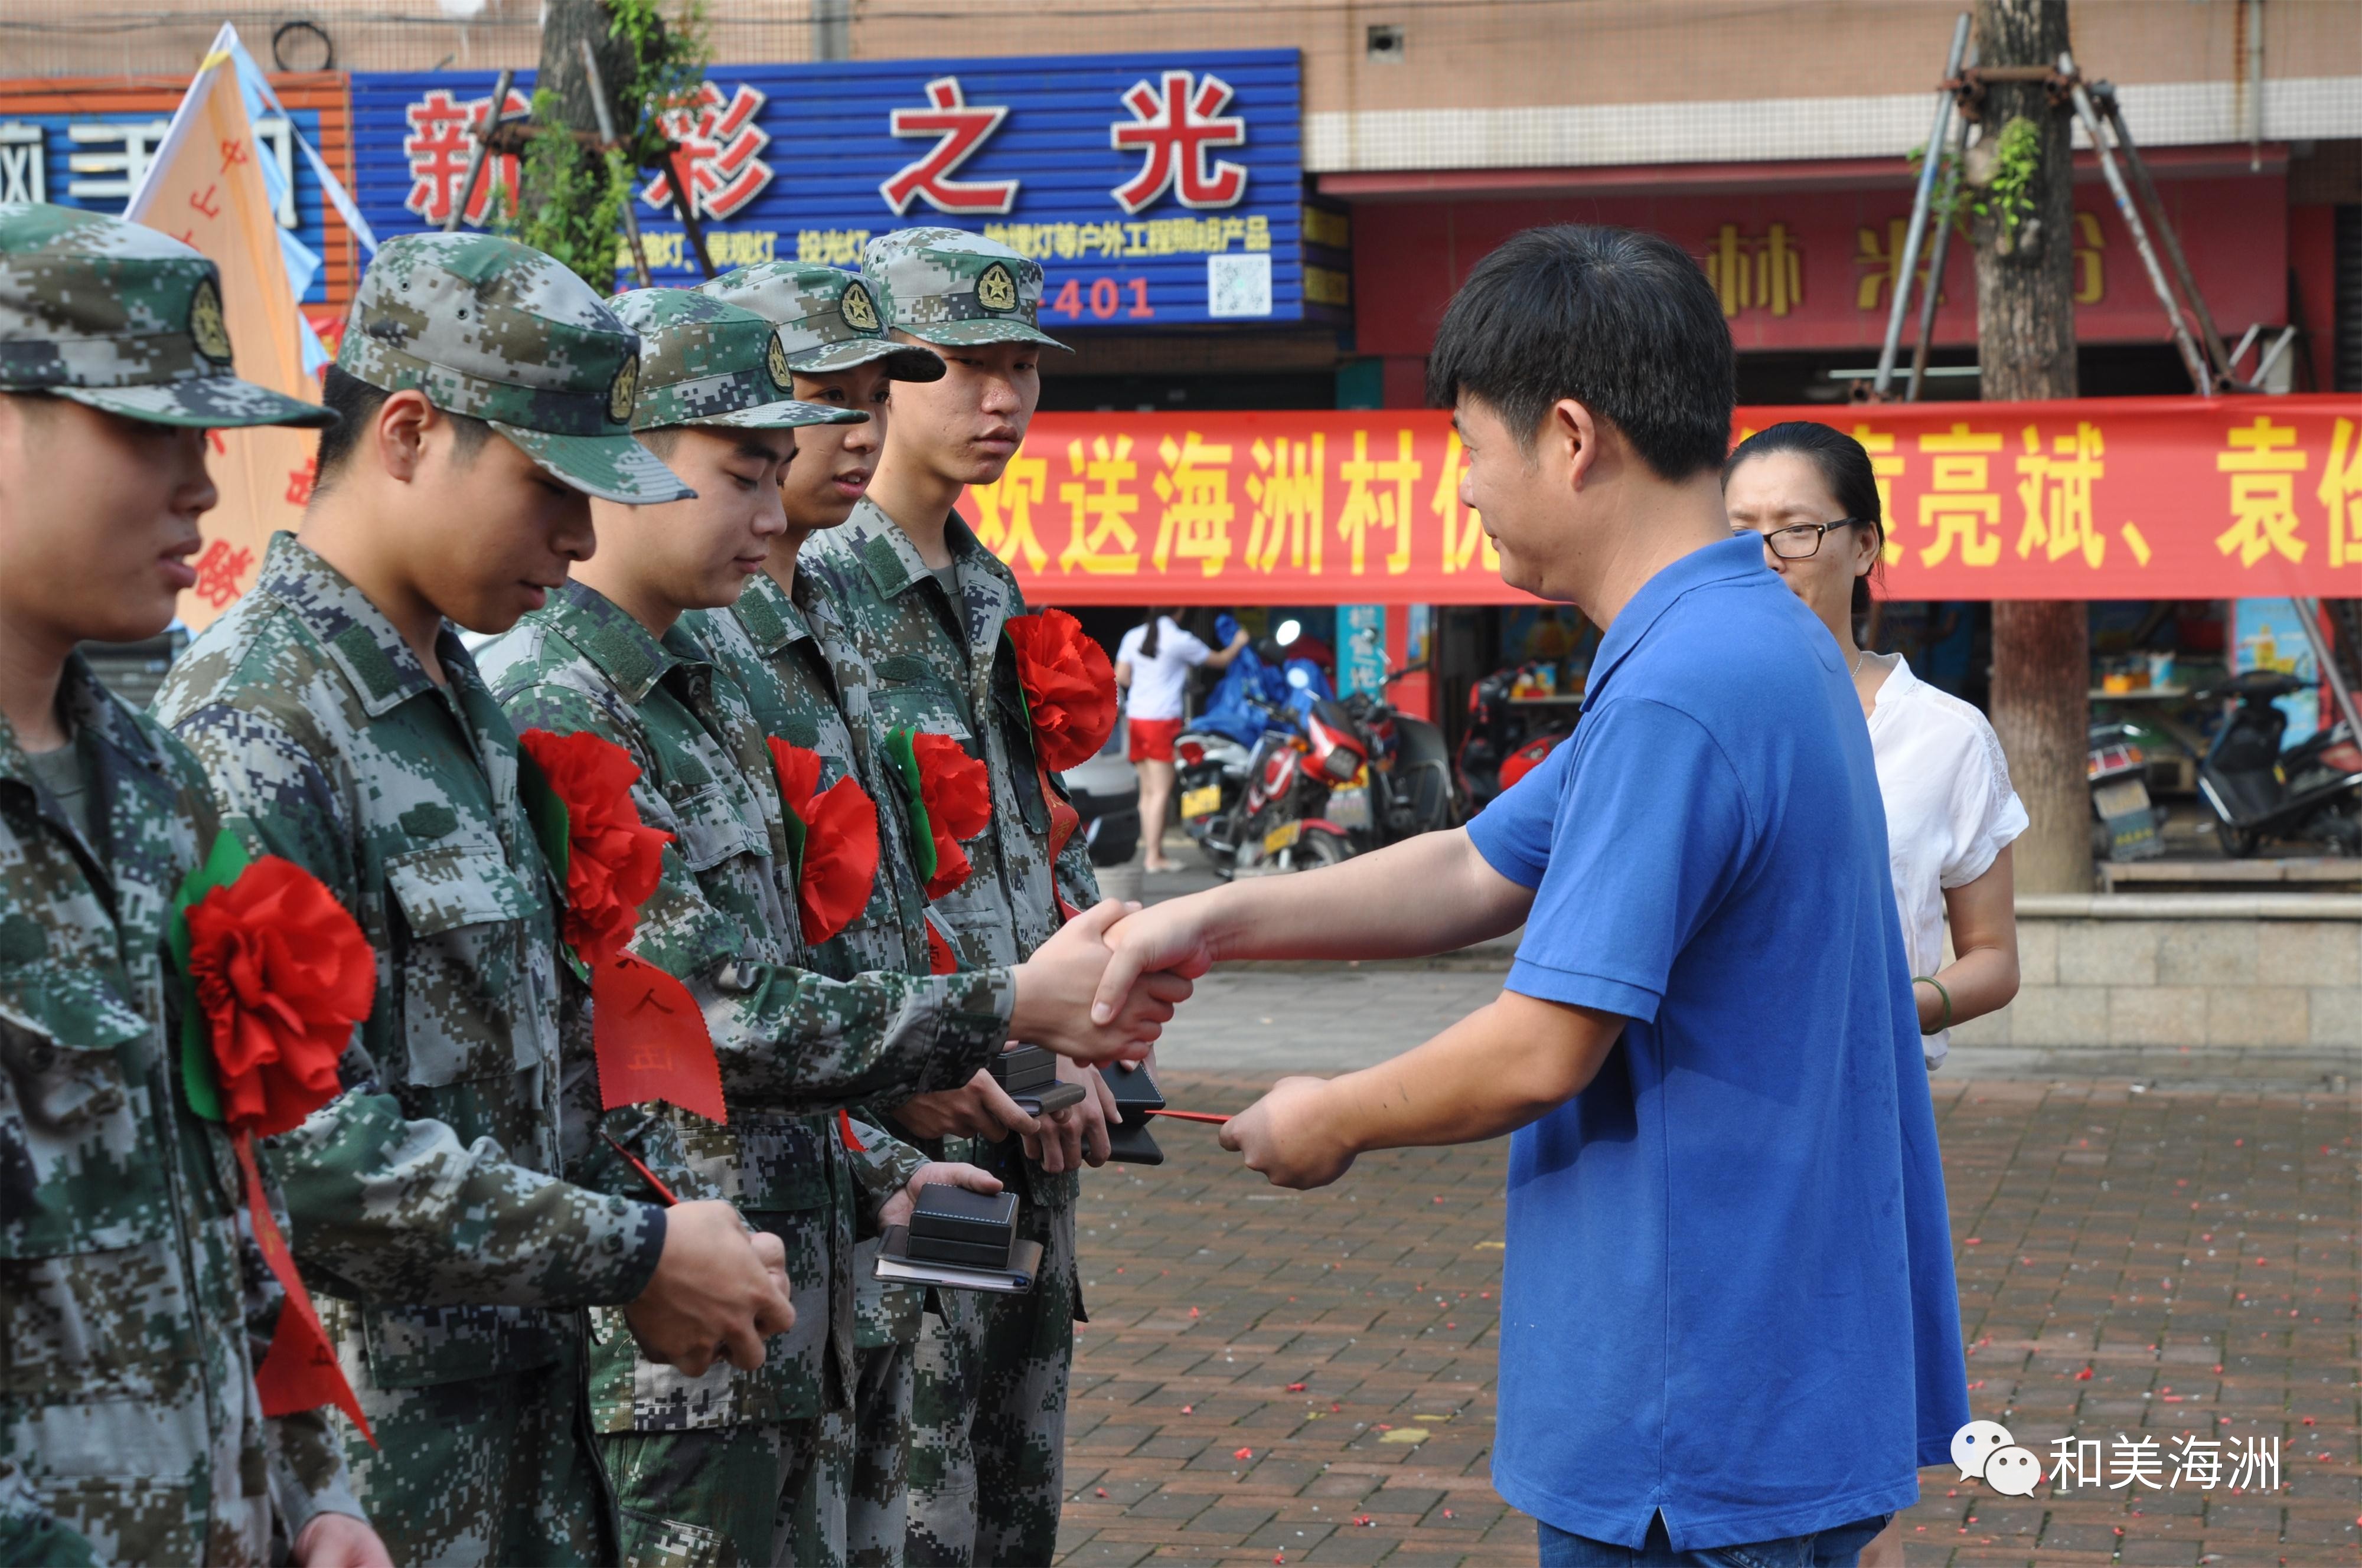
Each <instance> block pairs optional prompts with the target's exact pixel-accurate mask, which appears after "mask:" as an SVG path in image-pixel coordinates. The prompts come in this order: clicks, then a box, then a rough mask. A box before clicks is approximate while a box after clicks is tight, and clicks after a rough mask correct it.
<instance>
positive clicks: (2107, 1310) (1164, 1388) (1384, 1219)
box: [1063, 1063, 2362, 1568]
mask: <svg viewBox="0 0 2362 1568" xmlns="http://www.w3.org/2000/svg"><path fill="white" fill-rule="evenodd" d="M2191 1070H2192V1071H2193V1072H2195V1071H2199V1070H2200V1068H2199V1065H2198V1064H2194V1063H2193V1064H2191ZM1267 1077H1268V1075H1265V1074H1258V1075H1257V1079H1256V1081H1262V1080H1264V1079H1265V1078H1267ZM1166 1088H1167V1092H1168V1093H1169V1094H1170V1095H1171V1096H1172V1099H1173V1102H1174V1103H1175V1105H1179V1106H1187V1107H1197V1108H1203V1109H1214V1110H1231V1109H1236V1108H1237V1107H1239V1106H1241V1105H1243V1104H1244V1103H1245V1102H1246V1101H1247V1099H1249V1098H1251V1096H1252V1093H1253V1087H1252V1084H1251V1083H1250V1082H1249V1081H1247V1080H1243V1079H1240V1078H1210V1077H1186V1076H1184V1075H1183V1074H1181V1073H1180V1072H1177V1071H1175V1072H1173V1073H1171V1074H1170V1075H1169V1081H1168V1083H1167V1085H1166ZM1937 1110H1938V1115H1939V1118H1940V1121H1941V1126H1942V1131H1943V1137H1944V1143H1945V1149H1946V1164H1947V1173H1948V1182H1949V1188H1950V1195H1951V1203H1952V1214H1953V1230H1954V1237H1955V1241H1956V1242H1957V1243H1958V1246H1957V1252H1958V1255H1959V1272H1960V1287H1961V1311H1962V1318H1963V1327H1964V1329H1965V1331H1966V1335H1967V1339H1968V1341H1969V1342H1970V1344H1971V1345H1972V1346H1973V1349H1972V1350H1971V1352H1970V1363H1969V1365H1970V1374H1969V1375H1970V1401H1971V1403H1972V1406H1973V1408H1974V1409H1975V1412H1976V1414H1977V1415H1978V1416H1980V1417H1986V1418H1992V1419H1999V1420H2001V1421H2003V1422H2004V1423H2006V1424H2007V1425H2009V1426H2010V1427H2011V1428H2012V1430H2013V1432H2014V1435H2015V1436H2016V1437H2017V1439H2018V1440H2019V1441H2021V1442H2023V1443H2025V1444H2026V1445H2027V1446H2029V1447H2031V1448H2033V1449H2035V1451H2036V1452H2037V1453H2041V1454H2044V1455H2045V1456H2046V1460H2047V1456H2048V1454H2049V1452H2050V1446H2051V1444H2052V1442H2053V1441H2056V1440H2057V1439H2058V1438H2061V1437H2064V1436H2067V1435H2069V1434H2070V1432H2071V1433H2072V1434H2073V1435H2074V1436H2076V1437H2078V1438H2081V1439H2096V1440H2099V1441H2102V1442H2103V1444H2105V1445H2107V1446H2106V1448H2105V1449H2103V1460H2104V1461H2105V1462H2107V1463H2110V1464H2111V1466H2112V1468H2111V1470H2110V1473H2109V1474H2108V1475H2107V1479H2110V1480H2114V1479H2120V1478H2121V1465H2120V1464H2118V1463H2116V1461H2117V1459H2118V1457H2119V1456H2120V1455H2123V1454H2125V1452H2128V1451H2125V1450H2119V1449H2117V1448H2116V1447H2115V1444H2116V1440H2117V1439H2118V1437H2119V1436H2120V1435H2122V1436H2125V1437H2126V1438H2128V1439H2130V1440H2132V1441H2139V1440H2141V1439H2144V1438H2147V1439H2153V1440H2156V1441H2158V1444H2159V1448H2160V1451H2161V1452H2165V1453H2166V1454H2168V1455H2170V1454H2171V1453H2172V1452H2174V1440H2175V1438H2176V1437H2177V1436H2178V1435H2184V1434H2193V1433H2212V1434H2214V1435H2215V1436H2217V1437H2219V1438H2221V1439H2222V1440H2224V1441H2226V1442H2227V1441H2230V1440H2233V1439H2239V1440H2246V1439H2251V1438H2262V1439H2268V1438H2271V1437H2278V1438H2279V1439H2280V1440H2281V1445H2282V1446H2281V1450H2280V1452H2281V1466H2282V1473H2281V1481H2282V1485H2281V1486H2280V1488H2279V1491H2277V1492H2276V1493H2263V1492H2258V1491H2257V1490H2255V1489H2253V1488H2242V1489H2241V1490H2240V1491H2238V1492H2234V1491H2232V1490H2231V1489H2230V1487H2229V1486H2228V1485H2227V1479H2228V1472H2227V1469H2226V1472H2225V1484H2224V1485H2217V1486H2215V1487H2214V1488H2213V1490H2211V1491H2210V1490H2202V1489H2200V1488H2198V1487H2197V1486H2195V1485H2191V1484H2190V1483H2187V1482H2185V1483H2184V1484H2183V1485H2180V1486H2177V1487H2174V1488H2171V1489H2150V1488H2147V1487H2143V1486H2139V1485H2127V1486H2125V1488H2123V1489H2121V1490H2110V1489H2108V1488H2106V1487H2105V1486H2096V1487H2087V1488H2083V1489H2081V1490H2079V1491H2070V1492H2066V1493H2061V1492H2059V1491H2058V1490H2057V1489H2056V1488H2055V1487H2054V1486H2051V1485H2045V1486H2044V1487H2043V1488H2042V1489H2041V1491H2040V1492H2038V1493H2037V1495H2036V1496H2035V1497H2033V1498H2030V1499H2010V1498H2004V1497H1999V1496H1993V1495H1992V1494H1990V1493H1988V1492H1986V1491H1985V1490H1984V1488H1983V1487H1982V1486H1981V1485H1980V1484H1978V1483H1974V1482H1969V1483H1959V1484H1955V1481H1954V1478H1953V1477H1954V1473H1953V1472H1951V1471H1948V1470H1942V1469H1937V1470H1929V1471H1926V1472H1923V1473H1922V1475H1921V1486H1922V1500H1921V1502H1920V1504H1919V1506H1918V1507H1916V1508H1915V1509H1914V1510H1912V1511H1911V1512H1910V1513H1909V1514H1907V1515H1906V1516H1905V1524H1906V1526H1907V1527H1909V1545H1908V1552H1909V1557H1910V1561H1911V1562H1912V1563H1913V1564H1914V1568H1921V1565H1923V1564H1936V1563H1961V1564H1968V1563H2003V1562H2008V1563H2042V1564H2052V1563H2058V1564H2065V1563H2109V1562H2124V1563H2140V1564H2176V1563H2180V1564H2200V1563H2204V1562H2220V1563H2225V1564H2247V1563H2258V1564H2264V1565H2266V1568H2271V1565H2274V1564H2278V1563H2314V1562H2355V1561H2356V1559H2357V1557H2362V1546H2358V1545H2357V1541H2358V1540H2362V1530H2357V1528H2356V1521H2357V1516H2362V1451H2357V1446H2356V1444H2357V1425H2356V1414H2357V1403H2356V1401H2357V1378H2362V1372H2357V1366H2362V1363H2357V1361H2356V1300H2357V1297H2356V1287H2357V1277H2356V1226H2357V1198H2356V1194H2357V1191H2362V1179H2357V1178H2362V1166H2357V1163H2356V1159H2357V1154H2358V1153H2362V1151H2357V1149H2356V1145H2355V1142H2354V1140H2355V1136H2356V1132H2357V1131H2362V1129H2357V1127H2356V1120H2357V1116H2356V1111H2357V1104H2356V1097H2355V1096H2354V1095H2353V1094H2352V1093H2350V1092H2345V1091H2343V1089H2342V1087H2341V1088H2340V1089H2338V1090H2334V1091H2333V1090H2331V1089H2328V1088H2317V1089H2312V1090H2307V1089H2306V1088H2303V1087H2302V1086H2301V1084H2300V1083H2297V1082H2293V1081H2292V1082H2289V1083H2284V1084H2279V1085H2268V1084H2267V1085H2263V1086H2261V1087H2260V1088H2257V1087H2254V1086H2253V1085H2250V1086H2249V1087H2246V1088H2242V1087H2241V1086H2240V1081H2239V1080H2232V1082H2231V1087H2229V1088H2224V1087H2223V1086H2222V1085H2221V1084H2220V1083H2218V1084H2216V1085H2214V1086H2212V1087H2205V1088H2191V1087H2175V1086H2174V1085H2173V1084H2171V1083H2164V1084H2160V1085H2159V1086H2158V1087H2157V1088H2151V1089H2149V1090H2147V1092H2135V1091H2134V1090H2132V1089H2131V1088H2129V1087H2128V1084H2127V1079H2126V1078H2125V1077H2114V1078H2111V1079H2108V1080H2106V1081H2104V1082H2102V1081H2097V1080H2093V1079H2091V1078H2058V1077H2044V1078H2039V1079H2031V1078H2008V1077H1978V1078H1970V1077H1957V1078H1954V1077H1939V1078H1938V1080H1937ZM1159 1137H1160V1141H1161V1142H1162V1143H1164V1146H1165V1148H1166V1149H1167V1150H1168V1152H1169V1153H1170V1154H1172V1155H1173V1159H1172V1162H1171V1163H1170V1164H1168V1165H1164V1166H1163V1167H1161V1168H1158V1169H1142V1170H1132V1171H1123V1172H1119V1171H1117V1170H1115V1169H1114V1168H1113V1167H1110V1168H1109V1170H1106V1171H1103V1172H1100V1173H1098V1174H1097V1175H1096V1176H1093V1177H1092V1178H1090V1180H1089V1183H1088V1187H1087V1192H1086V1195H1085V1208H1084V1214H1083V1220H1084V1227H1085V1235H1084V1237H1083V1257H1084V1269H1083V1272H1084V1276H1085V1280H1086V1284H1085V1295H1086V1297H1087V1302H1088V1305H1089V1309H1090V1311H1091V1318H1092V1320H1091V1322H1090V1324H1089V1325H1088V1326H1087V1328H1086V1329H1084V1331H1082V1333H1081V1334H1080V1336H1079V1346H1080V1348H1079V1351H1078V1353H1077V1358H1076V1374H1075V1392H1074V1404H1073V1409H1072V1415H1071V1419H1070V1422H1069V1427H1068V1433H1069V1437H1068V1457H1067V1478H1068V1483H1069V1485H1068V1491H1069V1495H1070V1501H1069V1502H1068V1504H1067V1507H1066V1528H1065V1532H1064V1536H1063V1544H1064V1547H1065V1558H1064V1561H1065V1562H1070V1563H1074V1564H1078V1565H1079V1564H1102V1563H1104V1564H1131V1563H1136V1562H1153V1563H1155V1564H1158V1565H1163V1564H1166V1563H1175V1562H1209V1563H1210V1562H1275V1561H1280V1560H1283V1559H1284V1561H1285V1562H1291V1563H1293V1562H1308V1563H1317V1562H1345V1563H1375V1562H1385V1563H1386V1564H1388V1565H1389V1568H1413V1565H1426V1564H1437V1565H1442V1564H1451V1563H1461V1564H1489V1563H1530V1562H1532V1561H1533V1535H1532V1526H1531V1524H1530V1523H1529V1521H1528V1520H1526V1519H1525V1518H1522V1517H1520V1516H1518V1515H1516V1514H1513V1513H1511V1512H1509V1511H1508V1510H1507V1508H1506V1507H1504V1506H1503V1504H1502V1503H1501V1501H1500V1499H1499V1498H1498V1497H1497V1496H1496V1495H1495V1494H1494V1492H1493V1490H1492V1487H1491V1486H1490V1485H1489V1484H1488V1482H1487V1480H1486V1474H1487V1467H1488V1462H1489V1453H1490V1444H1491V1439H1492V1419H1493V1409H1494V1405H1493V1390H1494V1383H1495V1377H1496V1366H1495V1353H1496V1298H1497V1296H1498V1292H1499V1288H1500V1285H1499V1282H1500V1264H1501V1253H1500V1250H1499V1239H1500V1234H1501V1212H1500V1202H1501V1199H1500V1183H1501V1176H1502V1165H1503V1157H1504V1145H1502V1144H1500V1143H1493V1144H1488V1145H1484V1146H1480V1147H1476V1148H1471V1149H1462V1150H1451V1151H1445V1152H1426V1151H1415V1152H1405V1153H1398V1154H1385V1155H1380V1156H1374V1157H1372V1158H1369V1159H1365V1160H1363V1162H1362V1163H1361V1165H1359V1166H1358V1167H1357V1168H1356V1169H1355V1171H1354V1172H1353V1173H1352V1175H1351V1176H1348V1177H1347V1178H1346V1180H1345V1181H1344V1182H1342V1183H1341V1184H1340V1185H1339V1186H1338V1187H1335V1188H1333V1189H1331V1190H1330V1191H1328V1192H1324V1193H1319V1194H1312V1195H1305V1196H1298V1195H1294V1194H1286V1193H1280V1192H1277V1191H1275V1190H1274V1189H1272V1188H1269V1187H1265V1186H1264V1184H1263V1183H1262V1182H1261V1180H1260V1179H1259V1178H1256V1177H1253V1176H1251V1175H1249V1174H1248V1173H1246V1172H1244V1171H1242V1170H1241V1169H1239V1168H1238V1167H1237V1166H1236V1165H1235V1164H1234V1162H1233V1160H1232V1159H1231V1157H1230V1156H1226V1155H1223V1154H1221V1153H1220V1151H1219V1150H1218V1149H1217V1148H1216V1147H1215V1146H1214V1143H1213V1140H1212V1138H1211V1136H1210V1135H1209V1130H1208V1129H1204V1128H1198V1127H1191V1126H1183V1125H1175V1124H1167V1125H1166V1126H1165V1127H1164V1128H1163V1129H1162V1130H1161V1132H1160V1134H1159ZM1299 1384H1300V1385H1301V1387H1300V1388H1299V1387H1297V1385H1299ZM2164 1469H2165V1474H2167V1475H2170V1474H2172V1464H2171V1463H2170V1459H2168V1461H2167V1463H2166V1464H2165V1466H2164Z"/></svg>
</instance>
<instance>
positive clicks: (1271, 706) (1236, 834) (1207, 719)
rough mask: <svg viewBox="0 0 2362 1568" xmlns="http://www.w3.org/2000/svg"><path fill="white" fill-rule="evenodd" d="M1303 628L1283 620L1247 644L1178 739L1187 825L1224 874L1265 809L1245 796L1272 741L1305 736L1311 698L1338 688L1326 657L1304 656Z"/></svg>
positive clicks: (1228, 626)
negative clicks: (1323, 661) (1322, 663)
mask: <svg viewBox="0 0 2362 1568" xmlns="http://www.w3.org/2000/svg"><path fill="white" fill-rule="evenodd" d="M1217 626H1218V630H1219V632H1220V634H1222V635H1224V636H1225V639H1226V640H1227V636H1228V635H1229V634H1230V633H1231V632H1232V631H1233V630H1235V628H1236V626H1237V623H1236V622H1235V621H1233V620H1231V618H1230V617H1229V616H1227V615H1226V616H1224V617H1222V619H1221V621H1220V622H1219V623H1217ZM1301 629H1302V628H1301V627H1300V626H1299V625H1298V624H1297V623H1296V622H1294V621H1286V622H1283V623H1282V624H1280V626H1279V627H1278V628H1277V630H1276V632H1275V635H1272V636H1269V637H1265V638H1264V639H1262V640H1261V641H1259V642H1257V643H1255V644H1253V646H1249V647H1246V648H1242V649H1241V650H1240V652H1239V656H1238V657H1236V658H1235V659H1233V660H1231V667H1230V668H1228V669H1227V670H1225V671H1223V673H1222V679H1221V680H1220V683H1219V684H1218V685H1216V687H1215V688H1214V690H1213V694H1212V695H1211V697H1210V698H1209V700H1208V701H1207V703H1206V707H1205V709H1204V711H1203V712H1200V713H1199V714H1198V716H1197V717H1196V718H1195V719H1193V720H1191V721H1190V723H1189V727H1188V728H1187V729H1186V730H1184V731H1183V732H1182V733H1181V734H1180V736H1179V738H1178V739H1177V740H1175V743H1174V747H1173V756H1174V761H1175V768H1176V773H1177V777H1178V788H1179V804H1180V814H1181V825H1182V828H1183V831H1185V832H1187V834H1189V836H1190V837H1192V838H1194V839H1196V840H1197V841H1198V850H1199V852H1200V853H1201V854H1203V855H1204V856H1205V857H1206V863H1207V865H1209V866H1210V867H1212V868H1213V869H1214V871H1215V873H1216V874H1217V875H1219V876H1223V877H1227V876H1229V875H1230V874H1231V867H1232V866H1233V864H1234V863H1235V862H1236V861H1237V859H1238V856H1239V846H1240V845H1241V844H1242V843H1244V842H1246V841H1245V840H1244V839H1243V838H1242V834H1243V833H1244V832H1245V831H1246V820H1247V818H1248V816H1249V815H1250V814H1251V812H1253V811H1254V810H1259V809H1260V808H1250V807H1249V806H1247V805H1246V804H1245V796H1246V793H1247V783H1248V780H1249V779H1251V778H1253V777H1255V771H1256V769H1257V768H1258V767H1261V766H1262V765H1263V759H1264V757H1265V756H1267V754H1268V748H1269V747H1270V746H1271V745H1279V744H1284V743H1285V742H1286V739H1287V737H1289V736H1291V735H1293V736H1298V737H1300V736H1301V735H1302V733H1303V728H1304V720H1305V714H1306V713H1307V712H1308V711H1309V709H1310V707H1311V705H1312V704H1313V703H1314V702H1317V701H1324V700H1326V699H1328V698H1330V697H1331V696H1333V695H1334V692H1333V691H1332V690H1331V689H1330V685H1329V677H1328V675H1327V673H1326V672H1325V671H1323V670H1322V669H1321V668H1320V667H1319V664H1318V663H1316V662H1314V661H1312V660H1310V659H1308V658H1304V657H1299V656H1298V650H1299V649H1300V648H1302V647H1304V646H1305V639H1303V638H1302V637H1301V635H1300V633H1301ZM1266 803H1268V802H1267V801H1266ZM1251 858H1253V857H1251Z"/></svg>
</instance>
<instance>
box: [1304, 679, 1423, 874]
mask: <svg viewBox="0 0 2362 1568" xmlns="http://www.w3.org/2000/svg"><path fill="white" fill-rule="evenodd" d="M1407 673H1409V672H1408V671H1407V670H1405V671H1397V672H1396V673H1395V674H1391V675H1388V676H1387V677H1386V684H1387V685H1392V684H1393V683H1394V682H1395V681H1396V680H1397V679H1401V677H1402V676H1403V675H1405V674H1407ZM1307 740H1308V744H1309V745H1310V748H1311V754H1312V759H1313V763H1314V766H1316V767H1319V769H1320V771H1321V773H1322V775H1323V776H1324V777H1326V778H1329V779H1330V780H1331V788H1330V794H1329V801H1328V809H1327V813H1326V814H1327V817H1328V820H1329V821H1330V822H1333V823H1337V824H1338V825H1339V826H1340V827H1342V828H1344V829H1345V830H1346V831H1347V833H1348V834H1351V835H1352V839H1353V843H1354V846H1355V847H1356V848H1357V849H1359V850H1363V851H1368V850H1372V849H1376V848H1379V847H1381V846H1383V845H1389V844H1395V843H1398V842H1400V841H1401V840H1403V839H1406V838H1409V837H1411V836H1413V835H1414V834H1422V833H1432V832H1435V831H1437V830H1438V829H1440V828H1448V827H1451V826H1453V825H1454V824H1456V823H1458V822H1459V821H1460V812H1459V801H1458V800H1457V798H1456V796H1455V794H1454V791H1453V790H1452V781H1451V767H1450V765H1449V764H1448V763H1447V761H1446V760H1445V758H1446V756H1447V753H1446V751H1445V748H1444V744H1443V732H1442V731H1440V730H1439V729H1437V728H1436V727H1435V726H1434V725H1433V724H1431V723H1428V722H1427V721H1426V720H1424V719H1417V718H1413V717H1411V716H1410V715H1409V714H1407V713H1404V712H1399V711H1397V710H1396V708H1395V706H1394V705H1393V704H1392V703H1391V702H1388V701H1386V700H1385V697H1384V696H1383V695H1382V694H1377V693H1371V692H1363V691H1357V692H1355V693H1354V694H1353V695H1352V696H1351V697H1348V698H1346V699H1345V700H1344V701H1341V702H1339V701H1326V702H1316V703H1314V704H1313V705H1312V711H1311V712H1310V714H1309V715H1308V734H1307Z"/></svg>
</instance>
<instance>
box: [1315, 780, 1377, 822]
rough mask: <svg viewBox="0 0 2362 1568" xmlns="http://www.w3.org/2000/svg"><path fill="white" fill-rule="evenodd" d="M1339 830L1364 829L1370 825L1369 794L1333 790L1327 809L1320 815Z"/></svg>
mask: <svg viewBox="0 0 2362 1568" xmlns="http://www.w3.org/2000/svg"><path fill="white" fill-rule="evenodd" d="M1320 814H1321V815H1322V816H1325V817H1327V818H1328V819H1329V820H1330V822H1332V823H1336V824H1337V825H1338V826H1339V827H1341V828H1365V827H1368V826H1369V825H1370V792H1369V790H1366V789H1362V790H1331V791H1330V795H1329V809H1328V810H1327V811H1325V812H1321V813H1320Z"/></svg>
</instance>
